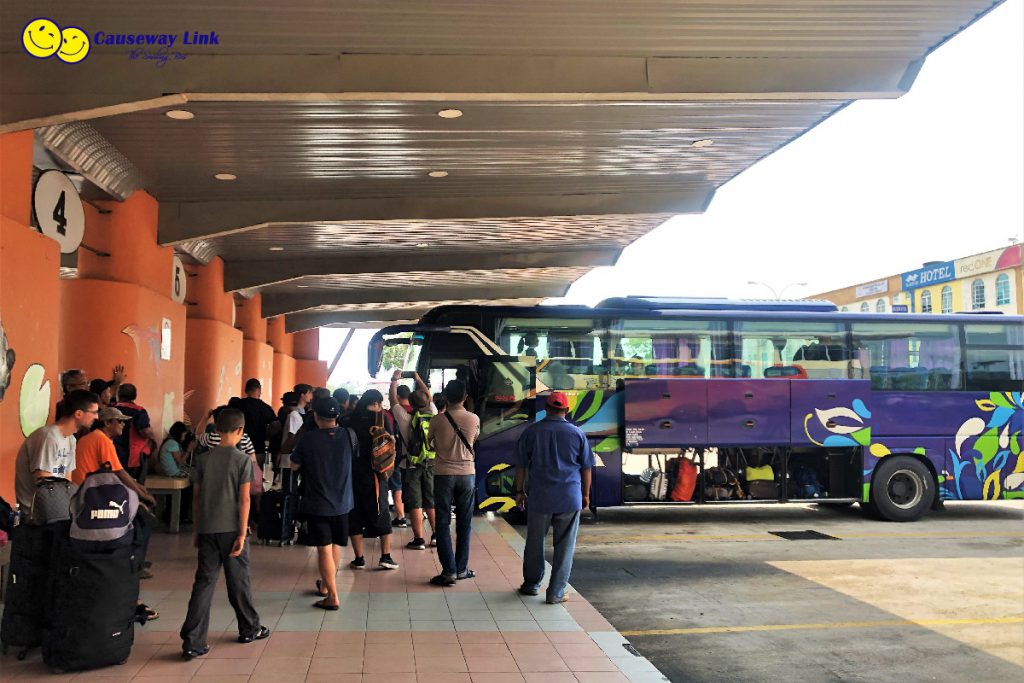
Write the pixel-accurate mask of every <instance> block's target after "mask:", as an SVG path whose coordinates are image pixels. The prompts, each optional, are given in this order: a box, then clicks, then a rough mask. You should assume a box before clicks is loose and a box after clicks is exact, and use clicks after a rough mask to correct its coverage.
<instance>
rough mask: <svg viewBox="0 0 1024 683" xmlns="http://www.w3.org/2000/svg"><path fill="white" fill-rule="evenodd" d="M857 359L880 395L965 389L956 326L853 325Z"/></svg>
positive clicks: (872, 323) (882, 323) (889, 323)
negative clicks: (961, 375)
mask: <svg viewBox="0 0 1024 683" xmlns="http://www.w3.org/2000/svg"><path fill="white" fill-rule="evenodd" d="M853 348H854V349H857V351H856V352H855V353H854V357H855V358H858V359H859V363H860V364H861V367H862V368H863V369H864V370H866V375H865V379H870V380H871V388H872V389H875V390H879V391H951V390H956V389H959V388H960V387H961V381H960V340H959V334H958V332H957V329H956V327H955V326H953V325H941V324H933V323H905V322H870V323H854V324H853Z"/></svg>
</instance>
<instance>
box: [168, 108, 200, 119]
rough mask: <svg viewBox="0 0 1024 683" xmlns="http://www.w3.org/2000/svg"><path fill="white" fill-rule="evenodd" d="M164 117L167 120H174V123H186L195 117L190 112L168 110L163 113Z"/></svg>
mask: <svg viewBox="0 0 1024 683" xmlns="http://www.w3.org/2000/svg"><path fill="white" fill-rule="evenodd" d="M164 116H166V117H167V118H169V119H174V120H175V121H188V120H189V119H194V118H195V117H196V115H195V114H193V113H192V112H190V111H185V110H184V109H170V110H168V111H165V112H164Z"/></svg>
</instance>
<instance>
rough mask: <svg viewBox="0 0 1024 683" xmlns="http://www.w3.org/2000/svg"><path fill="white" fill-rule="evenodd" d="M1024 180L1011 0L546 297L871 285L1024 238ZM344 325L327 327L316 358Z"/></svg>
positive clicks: (1022, 97) (742, 293)
mask: <svg viewBox="0 0 1024 683" xmlns="http://www.w3.org/2000/svg"><path fill="white" fill-rule="evenodd" d="M1022 187H1024V0H1009V1H1008V2H1006V3H1004V4H1003V5H1001V6H1000V7H998V8H996V9H995V10H993V11H992V12H990V13H989V14H988V15H986V16H985V17H983V18H982V19H980V20H979V21H978V22H976V23H975V24H974V25H972V26H971V27H969V28H968V29H966V30H965V31H963V32H962V33H960V34H959V35H957V36H956V37H954V38H953V39H952V40H950V41H949V42H947V43H946V44H945V45H943V46H942V47H940V48H939V49H938V50H936V51H935V52H933V53H932V54H931V55H930V56H929V57H928V58H927V60H926V61H925V63H924V66H923V68H922V69H921V72H920V74H919V75H918V77H917V80H916V81H915V82H914V84H913V86H912V87H911V89H910V92H908V93H907V94H906V95H904V96H903V97H900V98H898V99H895V100H871V101H865V100H861V101H857V102H854V103H853V104H851V105H850V106H849V107H846V108H845V109H843V110H842V111H840V112H839V113H837V114H835V115H834V116H832V117H830V118H829V119H828V120H826V121H825V122H823V123H822V124H821V125H819V126H817V127H816V128H814V129H813V130H811V131H809V132H808V133H806V134H805V135H803V136H802V137H800V138H799V139H797V140H796V141H794V142H792V143H790V144H789V145H787V146H785V147H783V148H782V149H780V150H778V151H777V152H775V153H774V154H772V155H770V156H768V157H767V158H766V159H764V160H762V161H760V162H758V163H757V164H755V165H754V166H752V167H751V168H749V169H747V170H746V171H744V172H743V173H741V174H740V175H739V176H737V177H736V178H734V179H732V180H731V181H729V182H728V183H726V184H725V185H723V186H722V187H721V188H719V190H718V192H717V193H716V195H715V198H714V200H713V201H712V202H711V206H710V207H709V209H708V210H707V211H706V212H705V213H703V214H696V215H685V216H677V217H675V218H673V219H671V220H669V221H668V222H666V223H664V224H663V225H661V226H660V227H658V228H656V229H655V230H653V231H651V232H650V233H648V234H647V235H646V236H644V237H642V238H640V239H639V240H637V241H636V242H634V243H633V244H632V245H630V246H629V247H627V248H626V249H625V250H624V251H623V253H622V256H621V257H620V258H619V260H618V263H617V264H616V265H615V266H611V267H602V268H595V269H594V270H593V271H591V272H590V273H589V274H587V275H585V276H584V277H582V278H580V279H579V280H578V281H577V282H576V283H575V284H574V285H573V286H572V287H571V288H570V290H569V292H568V293H567V296H566V297H564V298H561V299H550V300H549V301H548V303H574V304H587V305H592V304H595V303H597V302H598V301H600V300H601V299H604V298H606V297H611V296H625V295H630V294H646V295H660V296H717V297H731V298H766V297H770V296H771V292H770V291H769V289H768V288H767V287H765V286H763V285H749V284H747V283H748V282H749V281H751V280H753V281H757V282H765V283H768V284H769V285H770V286H771V287H773V288H774V289H775V290H776V291H781V290H782V289H783V288H785V296H786V298H799V297H804V296H809V295H811V294H815V293H818V292H825V291H828V290H832V289H837V288H839V287H844V286H847V285H852V284H857V283H860V282H867V281H870V280H874V279H878V278H881V277H884V276H887V275H892V274H896V273H901V272H904V271H908V270H913V269H915V268H918V267H920V266H921V264H922V263H924V262H925V261H946V260H951V259H954V258H959V257H961V256H967V255H970V254H974V253H978V252H983V251H989V250H992V249H997V248H999V247H1005V246H1008V245H1009V244H1010V239H1011V238H1015V239H1018V240H1024V192H1022V190H1021V188H1022ZM797 282H806V283H807V286H805V287H801V286H796V285H795V284H794V283H797ZM343 334H344V331H343V330H337V329H326V328H325V329H323V330H322V331H321V338H320V339H321V343H320V355H321V358H323V359H325V360H328V361H330V360H331V358H333V356H334V354H335V352H336V351H337V349H338V346H339V344H340V343H341V339H342V338H343ZM371 334H372V332H371V331H366V330H357V331H356V333H355V335H354V336H353V339H352V342H351V343H350V344H349V347H348V349H347V350H346V352H345V355H344V357H343V358H342V360H341V362H340V363H339V365H338V368H337V370H336V371H335V373H334V374H333V375H332V377H331V378H330V381H329V384H331V385H332V386H335V385H342V384H345V385H349V386H354V387H356V388H357V389H359V390H361V389H362V387H363V386H365V385H366V383H367V381H368V379H369V378H368V375H367V372H366V345H367V342H368V341H369V338H370V335H371Z"/></svg>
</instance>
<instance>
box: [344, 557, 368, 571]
mask: <svg viewBox="0 0 1024 683" xmlns="http://www.w3.org/2000/svg"><path fill="white" fill-rule="evenodd" d="M348 566H349V567H352V569H366V558H365V557H357V558H356V559H354V560H352V561H351V562H349V563H348Z"/></svg>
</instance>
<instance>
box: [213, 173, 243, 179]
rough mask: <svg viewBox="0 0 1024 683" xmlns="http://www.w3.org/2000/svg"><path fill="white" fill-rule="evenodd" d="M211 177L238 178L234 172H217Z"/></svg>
mask: <svg viewBox="0 0 1024 683" xmlns="http://www.w3.org/2000/svg"><path fill="white" fill-rule="evenodd" d="M213 177H214V178H216V179H217V180H235V179H236V178H238V176H236V175H235V174H234V173H218V174H217V175H215V176H213Z"/></svg>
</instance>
